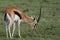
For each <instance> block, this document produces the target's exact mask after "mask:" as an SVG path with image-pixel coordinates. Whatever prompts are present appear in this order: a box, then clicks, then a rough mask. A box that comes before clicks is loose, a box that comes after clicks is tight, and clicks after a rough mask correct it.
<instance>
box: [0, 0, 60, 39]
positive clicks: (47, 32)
mask: <svg viewBox="0 0 60 40" xmlns="http://www.w3.org/2000/svg"><path fill="white" fill-rule="evenodd" d="M7 6H16V7H19V8H22V10H27V11H25V12H24V14H25V15H28V16H33V17H36V18H37V16H38V14H39V8H40V6H42V13H41V20H40V22H39V23H38V25H37V26H36V29H35V31H34V36H33V37H32V34H31V31H32V30H31V26H30V25H29V24H27V23H21V36H22V37H21V38H19V37H18V31H17V26H16V30H15V34H14V38H13V39H10V38H6V33H5V25H4V21H3V14H2V11H3V10H4V9H5V8H6V7H7ZM0 40H60V0H0Z"/></svg>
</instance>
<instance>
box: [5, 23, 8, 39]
mask: <svg viewBox="0 0 60 40" xmlns="http://www.w3.org/2000/svg"><path fill="white" fill-rule="evenodd" d="M5 25H6V36H7V38H8V26H7V25H8V24H7V23H6V22H5Z"/></svg>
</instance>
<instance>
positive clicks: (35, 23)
mask: <svg viewBox="0 0 60 40" xmlns="http://www.w3.org/2000/svg"><path fill="white" fill-rule="evenodd" d="M31 18H32V19H33V21H34V22H33V23H32V24H33V27H34V28H35V26H36V25H37V24H38V22H39V20H40V18H41V7H40V13H39V16H38V18H37V19H35V18H33V17H31Z"/></svg>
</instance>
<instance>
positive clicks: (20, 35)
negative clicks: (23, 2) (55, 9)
mask: <svg viewBox="0 0 60 40" xmlns="http://www.w3.org/2000/svg"><path fill="white" fill-rule="evenodd" d="M20 22H21V21H20V20H19V21H18V33H19V37H20V38H21V35H20Z"/></svg>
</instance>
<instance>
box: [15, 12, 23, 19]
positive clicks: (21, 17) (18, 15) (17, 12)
mask: <svg viewBox="0 0 60 40" xmlns="http://www.w3.org/2000/svg"><path fill="white" fill-rule="evenodd" d="M14 13H15V14H16V15H18V16H19V17H20V19H22V17H21V15H20V14H19V13H18V12H17V11H14Z"/></svg>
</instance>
